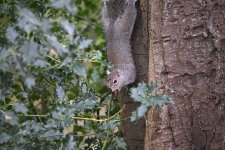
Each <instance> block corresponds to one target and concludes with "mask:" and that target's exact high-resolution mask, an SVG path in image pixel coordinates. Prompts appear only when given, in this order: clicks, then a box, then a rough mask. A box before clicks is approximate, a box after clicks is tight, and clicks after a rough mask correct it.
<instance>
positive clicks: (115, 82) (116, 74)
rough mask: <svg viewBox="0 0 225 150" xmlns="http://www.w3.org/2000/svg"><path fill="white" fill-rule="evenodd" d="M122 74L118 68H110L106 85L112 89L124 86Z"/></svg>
mask: <svg viewBox="0 0 225 150" xmlns="http://www.w3.org/2000/svg"><path fill="white" fill-rule="evenodd" d="M124 79H125V78H124V75H123V74H122V73H121V71H119V70H118V69H115V70H112V72H110V73H109V74H108V76H107V86H108V87H109V88H110V89H111V90H112V92H114V91H116V90H120V89H121V88H122V87H123V86H124Z"/></svg>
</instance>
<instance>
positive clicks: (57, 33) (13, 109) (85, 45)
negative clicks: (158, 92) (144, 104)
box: [0, 0, 126, 150]
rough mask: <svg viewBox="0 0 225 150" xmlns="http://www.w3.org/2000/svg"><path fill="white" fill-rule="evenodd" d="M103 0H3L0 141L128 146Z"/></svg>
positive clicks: (6, 145)
mask: <svg viewBox="0 0 225 150" xmlns="http://www.w3.org/2000/svg"><path fill="white" fill-rule="evenodd" d="M101 8H102V1H99V0H75V1H74V0H32V1H30V0H2V1H1V2H0V20H1V21H0V148H1V149H32V148H35V149H66V150H70V149H115V148H116V147H117V148H121V149H125V147H126V144H125V142H124V140H123V139H122V138H121V136H120V131H119V128H118V127H119V125H120V121H119V117H118V114H119V112H121V110H120V108H119V107H118V102H117V101H111V96H110V95H109V93H108V92H107V88H106V87H105V84H104V78H105V73H106V68H107V66H108V63H107V61H106V54H105V52H106V49H105V40H104V36H103V35H104V34H103V29H102V22H101Z"/></svg>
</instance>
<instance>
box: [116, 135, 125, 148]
mask: <svg viewBox="0 0 225 150" xmlns="http://www.w3.org/2000/svg"><path fill="white" fill-rule="evenodd" d="M116 145H117V146H118V147H119V148H121V149H124V150H126V149H127V148H126V147H127V144H126V142H125V140H124V139H123V138H116Z"/></svg>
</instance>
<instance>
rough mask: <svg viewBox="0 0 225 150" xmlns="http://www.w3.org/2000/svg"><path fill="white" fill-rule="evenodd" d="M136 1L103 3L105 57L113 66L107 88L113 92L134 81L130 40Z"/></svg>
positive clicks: (112, 0)
mask: <svg viewBox="0 0 225 150" xmlns="http://www.w3.org/2000/svg"><path fill="white" fill-rule="evenodd" d="M136 1H137V0H105V1H104V8H103V11H102V13H103V14H102V16H103V22H104V30H105V36H106V42H107V56H108V60H109V61H110V62H111V63H112V65H113V67H112V68H111V69H110V70H109V71H110V74H109V75H108V76H107V86H108V87H109V88H110V89H111V90H112V91H113V92H114V91H116V90H120V89H121V88H122V87H124V86H126V85H128V84H130V83H133V82H134V81H135V77H136V68H135V65H134V60H133V56H132V53H131V45H130V38H131V34H132V31H133V26H134V22H135V19H136V15H137V10H136V7H135V2H136Z"/></svg>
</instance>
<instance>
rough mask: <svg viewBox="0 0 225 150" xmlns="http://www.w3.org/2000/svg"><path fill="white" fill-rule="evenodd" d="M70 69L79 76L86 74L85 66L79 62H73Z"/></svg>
mask: <svg viewBox="0 0 225 150" xmlns="http://www.w3.org/2000/svg"><path fill="white" fill-rule="evenodd" d="M72 69H73V72H74V73H75V74H77V75H79V76H83V77H86V76H87V72H86V70H85V68H84V67H83V66H82V65H81V64H79V63H75V64H74V65H73V66H72Z"/></svg>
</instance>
